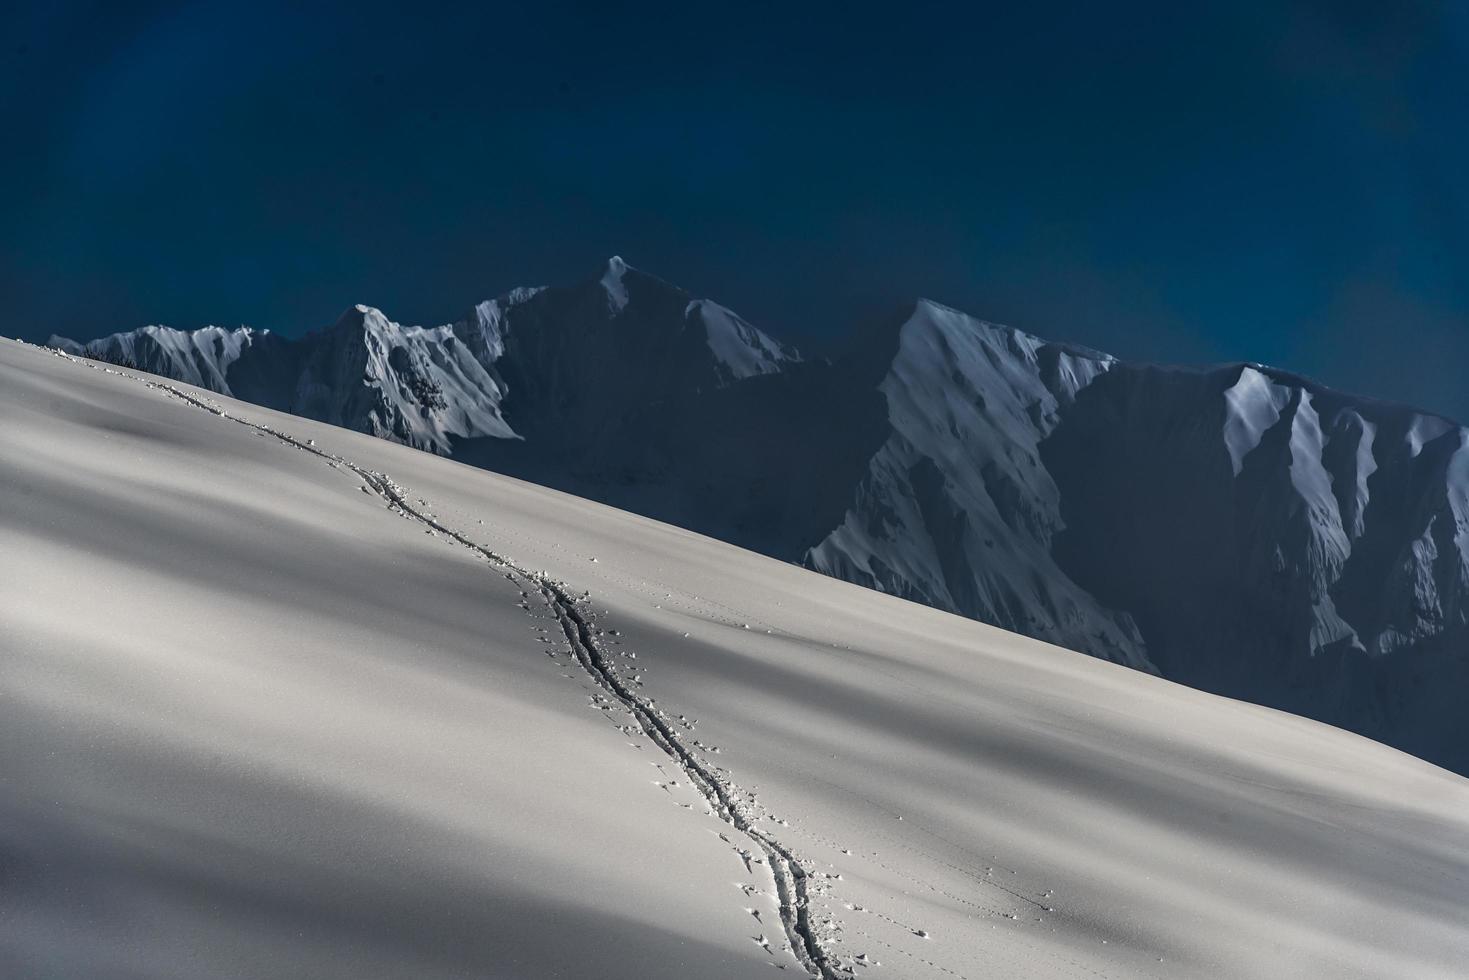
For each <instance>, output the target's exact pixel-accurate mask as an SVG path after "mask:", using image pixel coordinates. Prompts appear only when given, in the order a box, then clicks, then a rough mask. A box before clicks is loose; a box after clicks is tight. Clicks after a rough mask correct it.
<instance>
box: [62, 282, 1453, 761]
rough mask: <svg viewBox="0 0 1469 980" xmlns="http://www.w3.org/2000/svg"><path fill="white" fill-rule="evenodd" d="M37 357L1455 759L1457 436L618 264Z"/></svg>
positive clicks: (1327, 400)
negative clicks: (756, 298)
mask: <svg viewBox="0 0 1469 980" xmlns="http://www.w3.org/2000/svg"><path fill="white" fill-rule="evenodd" d="M57 343H60V344H63V345H66V346H68V347H69V348H70V349H72V350H76V351H80V350H82V349H83V348H84V349H85V352H87V353H90V354H92V355H93V356H101V357H105V358H107V359H111V360H129V361H132V362H135V363H136V364H137V365H138V366H139V367H141V368H143V369H145V370H149V371H153V372H156V373H159V374H164V375H168V376H171V377H175V378H179V379H181V380H185V381H189V382H191V383H193V384H199V385H202V386H204V387H207V388H212V389H213V390H216V391H220V392H224V393H229V394H233V395H235V396H237V397H241V398H245V399H247V400H251V401H255V402H258V403H261V404H266V405H270V406H272V407H276V408H282V409H285V410H287V411H291V412H295V413H297V414H301V415H305V416H308V417H311V418H315V419H321V420H324V421H329V422H334V423H337V424H341V425H346V426H349V427H352V428H356V429H359V430H361V431H365V432H371V433H374V434H376V435H380V436H383V437H385V438H389V439H394V440H397V441H400V442H404V443H407V444H409V445H413V446H417V447H419V448H422V449H427V450H430V451H434V452H439V453H443V454H448V455H453V456H455V458H458V459H461V460H464V461H466V462H470V463H473V464H475V465H480V466H486V467H489V468H492V469H497V470H501V471H504V472H508V473H512V474H514V475H517V476H522V477H525V478H528V479H532V480H536V481H538V482H541V483H546V484H550V485H553V486H557V487H560V488H562V489H566V490H569V491H571V492H574V493H579V494H582V495H585V496H590V497H594V498H597V499H600V500H603V501H606V502H608V503H612V504H614V505H616V506H620V507H624V508H627V509H631V510H635V511H638V512H641V513H645V514H648V515H650V516H653V517H657V518H659V519H662V520H667V521H671V522H673V523H677V524H681V525H683V526H686V527H690V528H693V529H695V530H698V531H702V532H705V533H709V534H712V535H715V536H718V537H723V538H726V539H728V540H732V541H734V542H736V543H738V544H742V545H744V546H746V547H751V548H755V549H757V550H760V551H764V552H766V553H768V554H772V555H776V556H778V557H782V558H785V559H788V560H792V561H800V562H804V563H806V564H808V565H809V566H811V567H812V568H815V569H818V570H820V571H823V572H826V573H827V574H831V575H835V576H838V577H841V578H844V579H848V580H851V581H854V582H858V583H861V584H864V585H867V586H870V587H872V588H876V589H881V590H883V591H887V592H892V593H896V594H898V595H903V596H906V597H908V598H912V599H915V600H917V601H920V602H924V603H928V604H930V605H934V606H938V607H940V608H944V609H949V610H952V611H954V612H957V613H960V614H962V615H966V616H971V617H974V618H977V619H982V620H984V621H986V622H990V623H993V624H995V625H998V626H1001V627H1004V628H1006V629H1010V630H1014V631H1017V632H1021V633H1026V634H1029V635H1031V636H1035V637H1038V638H1040V639H1044V640H1047V641H1049V642H1053V643H1057V644H1060V645H1063V646H1067V647H1071V648H1072V649H1076V650H1081V651H1083V652H1086V653H1090V654H1093V655H1095V656H1099V657H1105V658H1107V659H1109V660H1113V661H1116V662H1118V663H1122V664H1127V665H1129V666H1132V667H1135V668H1137V669H1140V670H1146V671H1150V672H1156V673H1161V674H1162V675H1163V676H1166V677H1169V678H1172V679H1174V680H1177V681H1180V682H1182V683H1186V684H1190V685H1193V686H1196V687H1200V688H1204V689H1206V690H1210V691H1215V692H1218V693H1222V694H1227V695H1230V696H1234V697H1240V698H1244V699H1247V700H1251V701H1256V702H1260V703H1264V704H1268V705H1273V706H1276V707H1280V708H1284V709H1286V710H1290V711H1295V712H1298V713H1301V714H1305V715H1309V716H1311V717H1315V718H1319V719H1322V720H1325V721H1328V722H1331V723H1333V724H1337V725H1340V726H1343V727H1346V728H1350V729H1353V730H1356V731H1359V732H1362V733H1364V734H1367V735H1369V736H1371V737H1374V738H1377V739H1380V740H1382V741H1386V742H1389V743H1390V744H1394V745H1397V746H1399V747H1402V748H1404V749H1407V750H1408V751H1412V752H1415V753H1417V754H1419V755H1421V756H1423V757H1425V758H1428V759H1430V760H1432V761H1436V762H1439V763H1440V764H1443V765H1446V766H1448V767H1450V768H1455V769H1458V770H1459V771H1469V738H1466V736H1469V712H1464V711H1463V710H1462V707H1461V705H1460V701H1461V700H1462V698H1463V697H1464V695H1465V694H1466V693H1469V449H1466V447H1469V432H1466V430H1465V429H1463V428H1462V427H1460V426H1458V425H1456V424H1454V423H1452V422H1450V421H1448V420H1445V419H1442V418H1438V417H1436V416H1432V415H1427V414H1424V413H1419V412H1414V411H1412V410H1410V409H1407V408H1402V407H1399V406H1393V405H1385V404H1381V403H1376V402H1372V401H1369V400H1366V399H1360V398H1352V397H1350V396H1347V395H1343V394H1340V393H1337V392H1333V391H1330V390H1328V389H1324V388H1322V387H1320V386H1318V385H1315V384H1313V383H1311V382H1309V381H1307V380H1305V379H1302V378H1298V377H1295V376H1292V375H1289V374H1287V373H1284V372H1281V371H1277V370H1274V369H1270V368H1266V367H1263V366H1260V365H1238V364H1237V365H1228V366H1222V367H1214V368H1178V367H1160V366H1154V365H1142V364H1129V363H1126V362H1120V361H1118V360H1116V359H1114V358H1112V357H1110V356H1108V355H1105V354H1100V353H1097V352H1094V351H1088V350H1083V349H1079V348H1075V347H1069V346H1064V345H1058V344H1052V343H1048V342H1046V341H1043V340H1040V339H1038V338H1036V337H1032V336H1029V335H1027V334H1024V333H1021V332H1019V331H1015V330H1011V329H1008V328H1006V327H1002V326H998V325H995V324H990V323H986V322H983V321H980V320H976V319H974V318H972V317H969V316H967V315H965V314H963V313H960V312H958V311H955V310H951V309H948V308H946V307H943V306H940V305H938V304H934V303H930V302H926V301H925V302H919V303H917V304H915V305H914V306H913V307H912V308H911V309H909V310H906V311H903V313H902V315H901V316H898V317H896V318H893V319H892V321H891V322H889V323H887V324H886V325H884V326H883V327H882V328H881V329H878V330H876V331H872V332H868V333H864V334H863V335H862V336H861V338H860V339H859V340H857V341H856V342H855V343H854V344H853V345H852V347H851V349H849V350H847V351H844V352H841V353H840V354H839V355H838V356H836V357H835V358H833V359H831V360H815V361H812V360H808V359H802V357H801V356H800V355H799V354H798V353H797V352H796V351H795V350H794V349H793V348H790V347H789V346H787V345H784V344H781V343H780V342H778V341H776V340H774V339H773V338H771V337H770V336H768V335H766V334H764V333H762V332H761V331H759V330H757V329H756V328H755V327H753V326H751V325H750V324H748V323H747V322H745V321H744V320H742V319H740V318H739V317H738V316H737V315H735V314H734V313H732V312H731V311H729V310H727V309H725V308H723V307H721V306H719V305H717V304H715V303H713V302H711V301H708V300H701V299H696V298H694V297H691V296H689V295H688V294H687V293H685V292H684V291H682V290H680V289H677V288H676V287H674V286H671V285H669V284H668V283H665V282H662V281H661V280H658V279H656V278H654V277H652V276H649V275H646V274H645V273H642V272H639V271H638V270H636V269H632V268H631V267H629V266H627V265H626V264H625V263H623V262H622V261H621V260H619V259H615V258H614V259H612V260H609V262H608V263H607V264H606V266H605V267H604V268H603V269H602V270H601V272H600V274H599V275H597V276H596V277H594V278H592V279H590V280H588V281H586V282H584V283H581V284H579V285H574V286H569V287H557V288H550V289H522V290H515V291H513V292H511V293H508V294H506V295H505V296H502V297H499V298H498V299H495V300H491V301H488V302H485V303H481V304H480V305H479V306H477V307H475V308H474V309H473V310H472V311H471V312H470V313H469V314H467V315H466V316H465V317H464V318H462V319H461V320H460V321H458V322H456V323H453V324H450V325H446V326H442V327H434V328H422V327H404V326H401V325H399V324H396V323H393V322H391V321H389V320H388V319H387V318H386V317H385V316H384V315H383V314H381V313H380V312H378V311H377V310H373V309H371V308H368V307H354V308H353V309H351V310H349V311H348V312H347V313H346V314H344V315H343V317H342V319H341V320H340V321H338V323H337V324H335V325H334V326H332V327H330V328H328V329H326V330H323V331H321V332H319V333H316V334H312V335H308V336H307V337H305V338H303V339H301V340H286V339H282V338H279V337H276V336H274V335H271V334H268V333H263V332H259V331H252V330H249V329H247V328H240V329H239V330H234V331H225V330H220V329H218V328H206V329H204V330H200V331H193V332H183V331H173V330H168V329H167V328H160V327H148V328H144V329H143V330H139V331H133V332H131V333H124V334H115V335H113V336H111V337H107V338H103V339H101V340H98V341H93V342H91V343H89V344H87V345H75V344H71V343H70V342H66V341H57Z"/></svg>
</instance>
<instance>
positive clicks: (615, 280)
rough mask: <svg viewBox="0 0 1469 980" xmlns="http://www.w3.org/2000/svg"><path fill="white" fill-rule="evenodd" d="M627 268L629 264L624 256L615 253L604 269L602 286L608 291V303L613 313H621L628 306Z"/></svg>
mask: <svg viewBox="0 0 1469 980" xmlns="http://www.w3.org/2000/svg"><path fill="white" fill-rule="evenodd" d="M627 270H628V264H627V263H626V262H624V261H623V260H622V256H620V255H614V256H612V257H611V258H610V259H608V260H607V264H606V266H605V267H604V268H603V271H602V278H601V280H600V282H601V286H602V289H603V290H604V291H605V292H606V293H607V305H608V306H609V307H610V308H611V310H612V312H613V313H621V312H622V311H623V309H625V308H626V307H627V284H626V283H624V282H623V276H625V275H626V274H627Z"/></svg>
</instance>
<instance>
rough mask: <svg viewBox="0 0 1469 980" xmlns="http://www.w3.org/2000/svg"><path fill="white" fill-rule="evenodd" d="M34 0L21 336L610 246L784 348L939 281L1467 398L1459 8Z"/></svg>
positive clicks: (13, 236)
mask: <svg viewBox="0 0 1469 980" xmlns="http://www.w3.org/2000/svg"><path fill="white" fill-rule="evenodd" d="M19 6H20V5H17V4H10V5H7V7H8V10H7V12H6V13H4V14H0V17H3V18H4V19H5V21H6V22H5V23H4V24H3V25H0V26H3V27H4V28H5V30H4V31H3V34H0V37H3V38H4V40H3V42H0V43H3V44H4V45H5V46H6V47H5V48H4V50H3V52H0V58H3V76H0V122H3V132H4V133H5V134H6V136H7V139H6V140H5V144H6V145H5V147H4V149H3V151H0V187H3V188H4V194H5V197H4V206H3V207H0V304H3V307H0V308H3V310H4V315H5V318H6V322H5V323H4V324H0V330H3V331H4V332H5V333H8V334H17V333H18V334H21V335H24V336H27V337H31V338H44V337H45V336H46V335H47V334H49V333H51V332H53V331H55V332H59V333H64V334H69V335H72V336H75V337H86V336H92V335H96V334H100V333H106V332H111V331H113V330H118V329H126V328H131V327H135V326H138V325H141V324H143V323H148V322H164V323H168V324H171V325H174V326H183V327H190V326H198V325H202V324H204V323H206V322H216V323H223V324H228V325H233V324H236V323H241V322H244V323H250V324H254V325H257V326H264V327H270V328H272V329H276V330H281V331H284V332H287V333H299V332H302V331H304V330H306V329H311V328H315V327H317V326H321V325H323V324H325V323H328V322H330V321H331V320H333V319H334V318H335V316H336V315H337V313H338V312H339V311H340V310H341V309H342V308H344V307H345V306H347V305H349V304H351V303H354V302H367V303H372V304H374V305H378V306H381V307H382V308H384V309H385V310H386V311H387V312H388V313H389V314H390V315H391V316H393V317H394V318H396V319H401V320H405V321H408V322H442V321H445V320H448V319H450V318H452V317H453V316H455V315H457V314H458V313H460V312H461V311H462V310H464V309H465V308H467V307H468V305H469V304H470V303H472V302H474V301H476V300H478V299H481V298H484V297H487V296H490V295H493V294H495V293H497V292H500V291H502V290H504V289H506V288H509V287H511V286H515V285H525V284H539V283H554V282H567V281H572V280H576V279H579V278H582V277H584V276H586V275H589V274H591V273H592V272H593V271H594V270H595V268H596V266H597V265H598V263H599V262H600V261H601V260H602V259H603V258H605V257H606V256H607V255H609V254H612V253H619V254H621V255H623V256H624V257H626V258H627V259H628V261H630V262H632V263H633V264H635V265H638V266H640V267H642V268H644V269H646V270H647V271H650V272H653V273H655V274H658V275H661V276H663V277H664V278H667V279H669V280H672V281H674V282H676V283H678V284H680V285H682V286H685V287H686V288H688V289H690V290H691V291H693V292H695V293H697V294H700V295H707V296H710V297H712V298H714V299H717V300H719V301H721V302H724V303H725V304H726V305H729V306H731V307H733V308H735V309H736V310H738V311H740V312H741V313H743V314H744V315H745V316H747V317H748V318H750V319H751V320H753V321H755V322H756V323H758V324H760V325H762V326H765V327H767V328H768V329H770V330H772V331H773V332H776V333H779V334H782V335H785V336H789V337H793V338H795V339H797V340H806V341H808V342H809V341H811V340H813V339H814V340H815V341H816V342H818V343H821V342H825V341H827V340H833V339H836V338H839V337H840V336H841V335H842V334H843V333H844V332H846V331H849V330H851V329H852V328H853V326H854V325H855V324H858V323H860V322H861V321H862V320H864V319H865V318H867V317H870V316H872V315H873V314H874V313H876V312H879V311H881V310H883V309H885V308H889V307H891V306H892V305H894V304H896V303H899V302H901V301H903V300H905V299H910V298H912V297H914V296H917V295H925V296H930V297H933V298H935V299H938V300H940V301H943V302H947V303H950V304H952V305H954V306H958V307H960V308H962V309H965V310H966V311H969V312H972V313H975V314H977V315H981V316H985V317H988V318H990V319H997V320H1002V321H1005V322H1009V323H1012V324H1014V325H1016V326H1021V327H1024V328H1026V329H1029V330H1032V331H1034V332H1036V333H1039V334H1041V335H1042V336H1046V337H1051V338H1054V339H1062V340H1073V341H1077V342H1081V343H1085V344H1089V345H1091V346H1095V347H1100V348H1103V349H1106V350H1110V351H1113V352H1115V353H1118V354H1121V355H1123V356H1128V357H1140V358H1149V359H1154V360H1181V361H1208V360H1222V359H1251V360H1262V361H1267V362H1271V363H1275V364H1279V365H1281V366H1283V367H1288V368H1292V369H1295V370H1298V371H1301V372H1304V373H1307V374H1310V375H1312V376H1315V377H1317V378H1319V379H1320V380H1322V381H1325V382H1327V383H1329V384H1333V385H1336V386H1339V387H1344V388H1348V389H1352V390H1356V391H1359V392H1361V393H1364V394H1371V395H1377V396H1380V397H1386V398H1391V399H1395V400H1400V401H1407V402H1411V403H1414V404H1418V405H1421V406H1423V407H1426V408H1429V409H1435V410H1438V411H1441V412H1446V413H1448V414H1451V415H1454V416H1456V417H1459V418H1461V419H1466V420H1469V385H1465V384H1464V383H1463V382H1462V380H1461V379H1462V378H1463V375H1464V373H1465V365H1466V364H1469V275H1466V272H1469V239H1466V235H1469V224H1466V218H1469V213H1466V211H1469V189H1466V183H1465V180H1466V178H1465V175H1466V174H1469V125H1466V123H1469V113H1466V111H1465V107H1466V106H1469V56H1466V47H1469V13H1466V11H1469V6H1466V5H1460V6H1459V7H1458V8H1457V9H1455V8H1454V7H1452V6H1444V7H1441V6H1437V5H1423V6H1419V5H1415V4H1412V3H1391V4H1382V3H1370V4H1368V3H1362V4H1358V3H1320V4H1298V5H1289V4H1284V3H1266V4H1261V5H1258V6H1255V5H1252V4H1249V3H1228V4H1219V5H1194V4H1176V3H1156V4H1141V5H1132V6H1127V5H1121V4H1095V3H1087V4H1078V5H1076V7H1075V8H1074V9H1068V7H1065V6H1053V7H1048V6H1043V5H1020V4H1005V5H996V7H995V9H993V10H982V9H979V8H978V7H974V8H971V9H970V10H968V11H967V12H963V13H960V12H956V11H955V10H954V9H949V7H950V6H959V5H946V6H944V7H938V6H935V7H926V6H923V5H921V4H916V3H905V4H889V5H884V6H883V7H881V8H873V9H871V10H867V9H866V8H863V7H862V6H861V5H845V6H840V7H828V8H824V9H818V8H817V7H815V6H809V5H800V4H780V5H771V6H768V7H761V6H754V5H750V4H732V3H726V4H719V5H708V6H701V5H692V4H687V3H680V4H667V5H661V4H660V5H651V4H649V5H637V6H629V7H627V8H625V9H621V10H619V9H617V7H616V5H612V4H605V3H603V4H596V5H587V6H570V7H552V6H549V5H545V4H535V5H530V4H527V5H524V8H522V9H510V8H507V9H495V8H494V7H493V6H492V5H483V6H480V7H476V8H475V10H474V12H465V11H464V10H461V9H459V7H460V5H453V4H438V3H434V2H430V0H419V2H413V3H397V4H380V3H356V4H351V5H344V6H342V7H341V8H339V9H338V10H337V11H336V12H334V13H332V12H327V11H328V9H329V8H328V7H327V6H326V5H323V4H313V3H296V4H271V3H262V2H255V3H225V2H206V3H182V4H154V5H148V4H127V5H124V4H117V3H103V4H96V5H90V4H66V3H51V4H39V3H37V4H34V5H32V6H33V7H34V9H33V10H24V9H16V8H18V7H19ZM466 6H467V5H466ZM696 6H697V7H701V9H690V8H691V7H696ZM1022 6H1025V7H1026V8H1027V9H1025V10H1023V11H1022V10H1019V9H1016V8H1019V7H1022ZM124 7H126V8H127V9H122V8H124ZM531 7H534V8H535V9H534V10H531V9H529V8H531Z"/></svg>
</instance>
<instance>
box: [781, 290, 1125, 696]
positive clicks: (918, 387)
mask: <svg viewBox="0 0 1469 980" xmlns="http://www.w3.org/2000/svg"><path fill="white" fill-rule="evenodd" d="M1111 365H1112V360H1111V359H1110V358H1108V357H1105V356H1102V355H1094V354H1091V353H1090V352H1080V351H1074V350H1068V349H1064V348H1060V347H1057V346H1055V345H1050V344H1046V343H1045V342H1043V341H1040V340H1038V339H1037V338H1035V337H1031V336H1029V335H1026V334H1023V333H1020V332H1018V331H1015V330H1010V329H1008V328H1005V327H999V326H996V325H994V324H990V323H985V322H983V321H980V320H976V319H974V318H972V317H969V316H966V315H964V314H962V313H959V312H958V311H956V310H951V309H948V308H947V307H943V306H939V305H938V304H935V303H930V302H926V301H925V302H921V303H919V304H918V306H917V307H916V308H915V310H914V311H913V313H912V315H911V316H910V317H909V318H908V319H907V320H906V321H905V322H904V323H903V325H902V326H901V328H900V329H899V331H898V349H897V354H896V356H895V357H894V359H893V361H892V365H891V368H890V369H889V371H888V374H887V376H886V378H884V380H883V381H882V383H881V385H880V386H879V388H880V390H881V392H882V393H883V395H884V396H885V398H886V399H887V405H888V425H889V426H890V429H891V436H890V438H889V439H888V441H887V443H886V444H885V445H884V446H883V447H882V449H881V450H880V451H879V452H878V454H877V455H876V456H875V457H874V458H873V460H872V463H871V465H870V466H869V469H868V471H867V474H866V475H865V476H864V477H863V480H862V483H861V485H860V487H859V488H858V490H857V493H856V496H855V498H854V500H853V503H852V507H851V509H850V510H849V511H848V512H847V515H846V517H845V519H844V520H843V522H842V524H841V526H840V527H838V528H836V529H835V530H834V531H833V532H832V533H831V534H830V535H829V536H828V537H827V538H826V539H825V540H823V541H821V542H820V543H819V544H817V545H815V546H814V547H813V548H811V550H810V551H809V552H808V553H807V555H806V562H807V563H808V564H809V565H810V566H811V567H813V568H816V569H819V570H821V571H824V572H827V573H828V574H832V575H836V576H837V577H839V578H845V579H848V580H849V581H855V582H859V583H861V584H864V585H869V586H871V587H874V588H878V589H881V590H882V591H884V592H890V593H893V594H895V595H901V596H905V597H907V598H911V599H917V600H918V601H921V602H925V603H927V604H929V605H934V606H938V607H940V608H944V609H951V610H954V611H956V612H961V613H963V614H965V615H968V616H973V617H975V618H978V619H982V620H984V621H985V622H990V623H995V624H997V625H1000V626H1003V627H1005V628H1006V629H1013V630H1016V631H1017V632H1022V633H1026V634H1028V635H1030V636H1035V637H1038V638H1043V639H1046V640H1048V641H1049V642H1052V643H1057V644H1060V645H1063V646H1070V647H1073V648H1077V647H1081V648H1085V649H1087V650H1088V651H1089V652H1092V653H1095V654H1097V655H1098V656H1103V657H1105V658H1107V659H1110V660H1115V661H1117V662H1119V663H1124V664H1127V665H1129V666H1133V667H1137V668H1140V669H1144V670H1152V669H1153V667H1152V665H1151V663H1150V662H1149V661H1148V659H1147V655H1146V649H1145V644H1144V642H1143V640H1142V637H1141V636H1140V635H1139V633H1138V631H1137V628H1136V626H1135V625H1134V624H1133V622H1132V621H1131V619H1130V618H1128V617H1127V616H1126V615H1124V614H1119V613H1117V612H1115V611H1112V610H1109V609H1107V608H1105V607H1104V606H1102V605H1101V604H1100V603H1099V602H1097V600H1096V599H1095V598H1094V597H1092V596H1091V595H1089V594H1087V593H1086V592H1085V591H1083V590H1082V589H1081V588H1079V587H1078V586H1077V585H1076V584H1075V583H1074V582H1072V581H1071V580H1070V579H1069V578H1068V577H1067V576H1066V575H1065V574H1064V573H1063V572H1061V570H1060V569H1059V568H1058V567H1057V566H1056V563H1055V560H1054V558H1053V557H1052V554H1051V539H1052V537H1053V535H1054V534H1055V533H1056V532H1057V531H1058V530H1059V529H1060V528H1061V526H1062V524H1061V518H1060V500H1059V494H1058V491H1057V488H1056V484H1055V482H1054V481H1053V480H1052V478H1051V476H1050V474H1049V473H1047V472H1046V470H1045V468H1044V467H1043V466H1042V465H1041V461H1040V458H1039V447H1040V443H1041V441H1042V440H1043V439H1044V438H1045V437H1046V435H1047V434H1048V433H1049V432H1050V430H1051V428H1052V427H1053V426H1054V425H1055V423H1056V419H1057V413H1058V411H1059V410H1060V409H1061V408H1062V407H1063V406H1064V405H1066V404H1068V403H1069V402H1070V401H1071V400H1072V399H1073V398H1074V397H1075V395H1076V393H1077V392H1078V391H1079V390H1081V389H1082V388H1084V387H1085V386H1086V385H1087V384H1089V383H1090V382H1091V381H1092V380H1093V379H1095V378H1096V377H1097V376H1098V375H1100V374H1102V373H1104V372H1106V371H1107V370H1108V369H1109V368H1110V367H1111Z"/></svg>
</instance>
